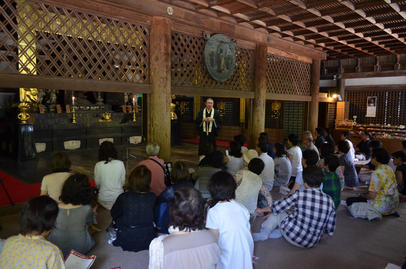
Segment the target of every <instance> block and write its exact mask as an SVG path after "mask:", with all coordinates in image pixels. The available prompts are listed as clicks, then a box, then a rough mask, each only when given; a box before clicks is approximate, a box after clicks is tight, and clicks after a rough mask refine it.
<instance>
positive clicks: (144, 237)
mask: <svg viewBox="0 0 406 269" xmlns="http://www.w3.org/2000/svg"><path fill="white" fill-rule="evenodd" d="M150 184H151V171H150V170H149V169H148V168H147V167H146V166H143V165H141V166H137V167H136V168H135V169H134V170H133V171H132V172H131V174H130V176H129V177H128V182H127V185H126V189H128V190H127V191H126V192H124V193H122V194H120V196H119V197H118V198H117V200H116V202H115V203H114V205H113V207H112V209H111V217H112V218H113V227H115V228H116V229H117V239H116V240H115V241H114V242H113V245H114V246H120V247H121V248H122V249H123V250H127V251H140V250H144V249H148V246H149V244H150V243H151V240H152V239H153V238H154V237H155V233H154V226H153V222H154V216H153V215H154V204H155V194H154V193H152V192H150Z"/></svg>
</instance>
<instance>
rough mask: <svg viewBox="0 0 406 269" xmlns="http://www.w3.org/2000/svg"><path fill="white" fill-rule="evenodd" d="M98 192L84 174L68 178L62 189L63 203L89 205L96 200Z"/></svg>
mask: <svg viewBox="0 0 406 269" xmlns="http://www.w3.org/2000/svg"><path fill="white" fill-rule="evenodd" d="M96 194H97V191H96V189H95V188H93V187H92V186H90V183H89V178H88V177H87V176H86V175H83V174H79V173H78V174H74V175H71V176H70V177H68V179H67V180H66V181H65V183H64V184H63V187H62V192H61V198H60V199H61V201H62V202H63V203H65V204H72V205H87V204H90V202H91V201H93V200H94V199H95V198H96Z"/></svg>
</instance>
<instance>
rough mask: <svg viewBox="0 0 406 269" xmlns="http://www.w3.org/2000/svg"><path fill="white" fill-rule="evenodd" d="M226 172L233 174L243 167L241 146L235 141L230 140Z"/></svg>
mask: <svg viewBox="0 0 406 269" xmlns="http://www.w3.org/2000/svg"><path fill="white" fill-rule="evenodd" d="M227 158H228V162H227V172H229V173H230V174H231V175H233V176H234V175H235V174H236V173H237V172H238V171H240V170H241V169H243V168H244V160H243V159H242V153H241V146H240V145H239V144H238V143H237V142H234V141H232V142H230V154H229V155H228V156H227Z"/></svg>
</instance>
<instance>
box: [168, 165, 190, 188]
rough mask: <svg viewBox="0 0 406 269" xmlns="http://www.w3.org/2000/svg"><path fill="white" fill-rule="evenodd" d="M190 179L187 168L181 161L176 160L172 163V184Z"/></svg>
mask: <svg viewBox="0 0 406 269" xmlns="http://www.w3.org/2000/svg"><path fill="white" fill-rule="evenodd" d="M189 179H190V174H189V170H188V169H187V168H186V165H185V163H184V162H182V161H177V162H175V163H174V164H173V166H172V170H171V181H172V183H173V184H181V183H185V182H188V181H189Z"/></svg>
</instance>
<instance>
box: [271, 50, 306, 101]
mask: <svg viewBox="0 0 406 269" xmlns="http://www.w3.org/2000/svg"><path fill="white" fill-rule="evenodd" d="M310 72H311V65H310V64H308V63H303V62H300V61H296V60H293V59H288V58H284V57H280V56H276V55H273V54H268V56H267V70H266V86H267V91H268V92H270V93H276V94H289V95H311V91H310V76H311V74H310Z"/></svg>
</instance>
